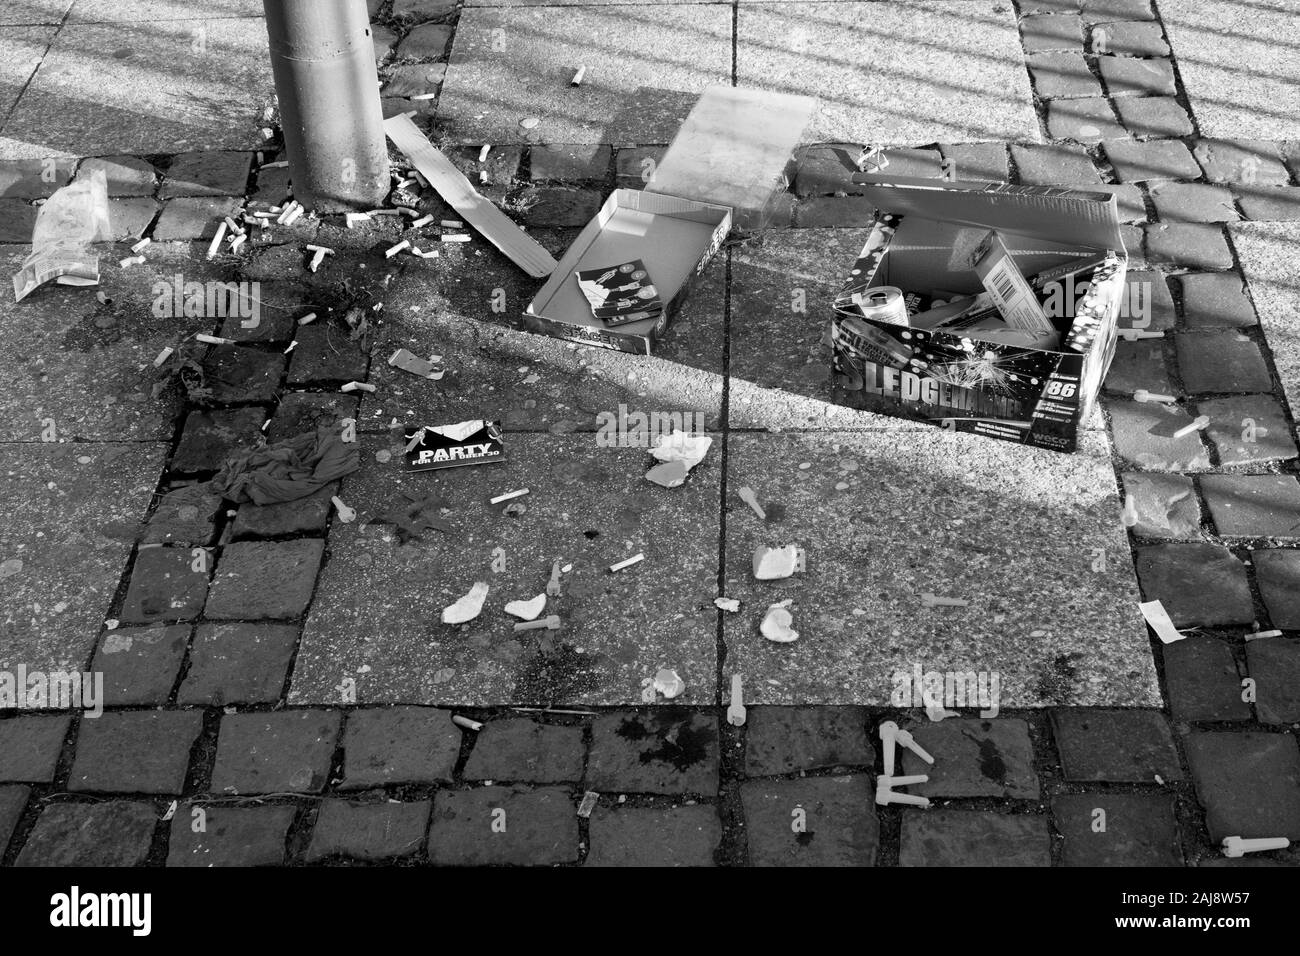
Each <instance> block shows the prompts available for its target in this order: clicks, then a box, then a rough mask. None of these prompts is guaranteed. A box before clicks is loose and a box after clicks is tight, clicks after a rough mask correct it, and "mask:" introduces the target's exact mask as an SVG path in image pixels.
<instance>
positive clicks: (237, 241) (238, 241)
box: [230, 235, 248, 252]
mask: <svg viewBox="0 0 1300 956" xmlns="http://www.w3.org/2000/svg"><path fill="white" fill-rule="evenodd" d="M247 241H248V236H245V235H238V236H233V237H231V240H230V251H231V252H238V251H239V247H240V246H242V245H243V244H244V243H245V242H247Z"/></svg>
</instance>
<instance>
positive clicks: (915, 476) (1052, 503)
mask: <svg viewBox="0 0 1300 956" xmlns="http://www.w3.org/2000/svg"><path fill="white" fill-rule="evenodd" d="M1084 444H1085V448H1084V450H1083V451H1081V452H1079V453H1077V454H1074V455H1060V454H1056V453H1052V452H1046V451H1035V450H1031V449H1027V448H1023V447H1020V446H1016V445H1010V444H1006V443H1003V442H996V441H988V440H985V439H981V438H977V437H974V436H966V435H956V436H953V435H946V434H944V433H943V432H941V431H938V430H935V429H927V430H925V431H918V432H862V433H817V434H793V433H787V434H783V435H736V434H733V435H732V436H731V437H730V439H729V441H728V455H729V459H728V460H729V464H728V477H727V487H728V489H729V491H728V501H727V515H728V518H727V574H726V584H727V596H728V597H733V598H739V599H740V600H741V602H742V608H741V612H740V613H739V614H728V615H726V617H725V620H724V625H725V637H726V642H727V648H728V657H727V660H728V666H729V667H730V668H732V669H734V670H735V671H736V672H738V673H742V674H744V675H745V688H746V689H745V698H746V702H750V701H752V702H753V703H765V704H795V703H798V704H830V703H835V704H839V703H860V704H873V705H885V706H888V705H889V704H890V703H891V702H892V701H893V700H894V698H895V697H896V696H897V695H896V691H899V690H906V691H910V689H911V687H912V686H913V682H912V681H911V675H912V674H913V673H914V671H915V669H916V668H917V667H919V668H920V669H921V671H923V672H927V673H928V672H929V671H937V672H940V673H943V672H947V671H952V672H958V673H962V674H965V673H967V672H972V671H973V672H976V673H977V674H978V673H981V672H982V673H984V674H985V675H986V677H987V679H988V680H991V679H992V675H997V677H998V680H999V684H1000V701H1001V706H1002V707H1041V706H1047V705H1051V704H1066V705H1071V706H1094V705H1100V704H1111V705H1123V706H1152V705H1158V703H1159V701H1160V696H1159V689H1158V687H1157V683H1156V675H1155V670H1154V666H1153V663H1152V660H1151V653H1150V649H1149V646H1148V640H1147V636H1146V630H1145V627H1144V626H1143V625H1142V623H1141V618H1140V616H1139V614H1138V610H1137V601H1138V593H1137V588H1136V585H1135V582H1134V577H1133V570H1132V566H1131V564H1130V560H1129V546H1128V542H1127V541H1126V540H1125V536H1124V529H1123V526H1122V524H1121V522H1120V521H1119V513H1120V503H1119V500H1118V498H1117V496H1116V493H1115V479H1114V475H1113V473H1112V471H1111V464H1110V460H1109V457H1108V451H1107V447H1106V445H1105V443H1104V438H1102V437H1101V436H1092V435H1090V436H1089V437H1088V439H1087V441H1086V442H1085V443H1084ZM837 485H839V486H843V487H842V489H837V487H836V486H837ZM741 486H748V487H750V488H752V489H754V491H755V492H756V495H757V498H758V500H759V501H760V502H761V503H764V507H765V509H766V510H767V512H768V520H767V522H766V523H764V522H760V521H759V519H758V518H757V516H756V515H755V514H754V513H753V512H752V511H750V509H749V508H748V507H747V506H746V505H745V504H743V503H742V502H741V501H740V500H739V498H738V497H736V494H735V491H734V489H736V488H739V487H741ZM784 544H797V545H799V546H800V547H802V548H804V549H805V551H806V554H807V570H806V571H805V572H803V573H796V574H795V575H794V576H793V577H790V578H788V579H785V580H782V581H756V580H755V579H754V574H753V571H752V568H751V556H752V554H753V552H754V549H755V548H756V547H757V546H759V545H765V546H769V547H775V546H779V545H784ZM925 593H930V594H933V595H936V596H940V597H952V598H959V599H961V600H965V601H968V602H969V604H968V606H964V607H926V606H925V605H924V604H923V600H922V595H923V594H925ZM787 599H789V600H792V601H793V605H792V606H791V607H790V608H789V610H790V613H791V614H792V615H793V618H794V625H793V626H794V628H795V629H796V630H798V631H799V632H800V637H799V639H798V640H797V641H796V642H794V643H792V644H778V643H774V642H772V641H769V640H767V639H765V638H764V637H763V636H761V635H760V633H759V623H760V621H761V620H762V618H763V616H764V614H765V612H766V610H767V608H768V606H769V605H770V604H773V603H776V602H779V601H783V600H787ZM899 674H905V675H908V676H907V680H906V681H902V680H901V679H899V678H898V675H899ZM990 686H991V685H990ZM911 705H912V704H911V702H910V698H909V699H908V700H903V701H901V702H899V703H895V706H911Z"/></svg>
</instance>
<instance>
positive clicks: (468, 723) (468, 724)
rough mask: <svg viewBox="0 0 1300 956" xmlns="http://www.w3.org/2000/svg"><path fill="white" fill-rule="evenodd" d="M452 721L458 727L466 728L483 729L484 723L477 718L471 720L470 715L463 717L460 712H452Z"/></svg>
mask: <svg viewBox="0 0 1300 956" xmlns="http://www.w3.org/2000/svg"><path fill="white" fill-rule="evenodd" d="M451 722H452V723H453V724H455V725H456V726H457V727H464V728H465V729H466V730H475V731H478V730H482V729H483V724H482V723H481V722H479V721H477V720H470V719H469V718H468V717H462V716H461V715H460V714H452V715H451Z"/></svg>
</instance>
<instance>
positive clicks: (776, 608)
mask: <svg viewBox="0 0 1300 956" xmlns="http://www.w3.org/2000/svg"><path fill="white" fill-rule="evenodd" d="M790 603H791V602H790V601H782V602H781V603H780V604H773V605H772V606H770V607H769V608H768V609H767V615H766V616H765V617H764V618H763V623H762V624H761V625H759V628H758V630H759V633H760V634H762V635H763V636H764V637H766V638H767V639H768V640H769V641H776V643H778V644H789V643H791V642H792V641H797V640H798V639H799V632H798V631H796V630H795V629H794V628H793V627H792V626H791V625H792V624H794V618H793V617H792V616H791V615H790V612H789V611H788V610H786V608H788V607H789V605H790Z"/></svg>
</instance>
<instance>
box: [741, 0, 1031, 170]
mask: <svg viewBox="0 0 1300 956" xmlns="http://www.w3.org/2000/svg"><path fill="white" fill-rule="evenodd" d="M736 31H737V34H736V78H737V83H738V84H739V85H741V86H754V87H759V88H763V89H774V90H782V91H798V92H804V91H807V92H808V93H811V94H814V95H816V96H818V97H819V98H820V100H821V110H820V112H819V114H818V116H817V117H816V118H815V119H814V120H813V122H812V123H811V124H810V125H809V128H808V130H807V131H806V133H805V137H806V139H807V140H808V141H810V142H818V141H830V142H839V141H844V140H847V141H849V142H857V143H889V144H902V145H920V144H925V143H933V142H935V141H940V142H977V141H980V140H992V139H1001V140H1016V141H1022V142H1023V141H1029V142H1036V141H1038V140H1039V127H1038V119H1037V118H1036V117H1035V115H1034V109H1033V95H1032V93H1031V91H1030V86H1029V74H1028V72H1027V71H1026V70H1025V65H1024V52H1023V50H1022V48H1021V45H1020V37H1019V35H1018V33H1017V31H1016V15H1015V11H1014V10H1012V8H1011V7H1010V5H1007V4H999V3H994V2H991V0H961V2H955V3H954V2H946V0H945V2H937V0H917V2H909V3H781V4H773V5H765V4H757V3H755V4H749V3H746V4H742V5H741V6H740V7H739V14H738V19H737V26H736Z"/></svg>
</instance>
